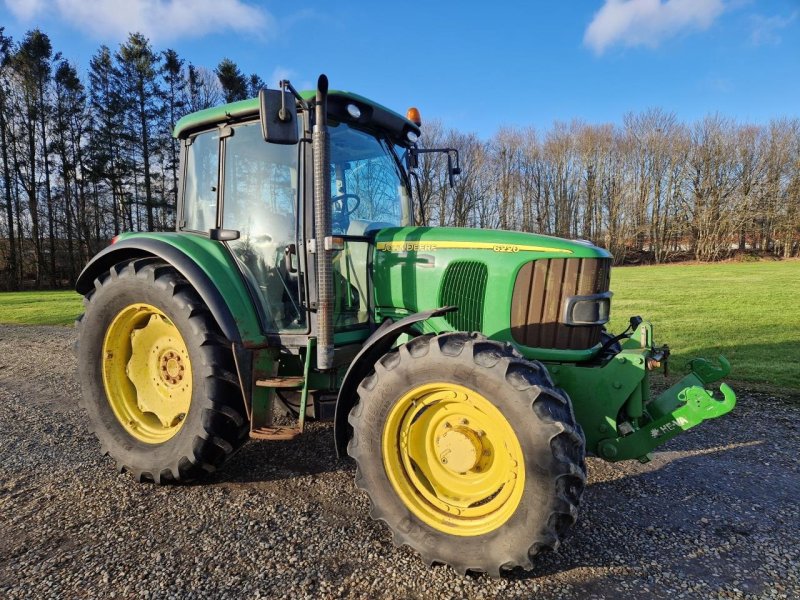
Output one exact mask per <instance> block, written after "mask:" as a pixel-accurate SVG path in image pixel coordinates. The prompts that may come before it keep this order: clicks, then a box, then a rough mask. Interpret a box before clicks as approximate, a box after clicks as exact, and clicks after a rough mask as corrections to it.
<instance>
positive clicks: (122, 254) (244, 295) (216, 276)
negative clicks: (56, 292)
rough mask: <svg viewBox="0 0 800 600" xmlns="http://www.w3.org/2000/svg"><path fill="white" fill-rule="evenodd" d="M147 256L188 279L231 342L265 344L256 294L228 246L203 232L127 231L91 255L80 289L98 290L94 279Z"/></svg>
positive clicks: (82, 274) (77, 285)
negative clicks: (141, 232) (169, 266)
mask: <svg viewBox="0 0 800 600" xmlns="http://www.w3.org/2000/svg"><path fill="white" fill-rule="evenodd" d="M148 256H154V257H158V258H160V259H162V260H163V261H164V262H166V263H168V264H170V265H171V266H172V267H174V268H175V269H176V270H177V271H178V272H179V273H180V274H181V275H182V276H183V277H185V278H186V280H187V281H188V282H189V283H190V284H191V285H192V287H193V288H194V289H195V290H196V291H197V293H198V294H199V295H200V297H201V298H202V300H203V302H205V304H206V305H207V306H208V309H209V310H210V311H211V314H212V315H213V316H214V319H215V320H216V322H217V324H218V325H219V327H220V329H221V330H222V333H223V335H224V336H225V337H226V338H227V339H228V340H230V341H231V342H235V343H237V344H244V345H245V346H250V345H260V344H263V343H264V342H265V339H264V336H263V333H262V331H261V325H260V322H259V319H258V315H257V313H256V311H255V308H254V306H253V301H252V298H251V297H250V294H249V292H248V290H247V286H246V284H245V283H244V281H243V280H242V278H241V277H240V275H239V270H238V268H237V267H236V264H235V263H234V262H233V259H232V258H231V256H230V254H229V253H228V250H227V248H225V246H224V245H223V244H221V243H220V242H216V241H213V240H209V239H207V238H204V237H201V236H197V235H191V234H177V233H160V234H155V233H153V234H150V233H147V234H132V235H127V236H126V237H124V238H123V239H121V240H120V241H118V242H117V243H115V244H113V245H111V246H109V247H107V248H105V249H104V250H102V251H100V252H99V253H97V254H96V255H95V256H94V258H92V260H91V261H90V262H89V264H88V265H86V267H85V268H84V269H83V271H82V272H81V274H80V276H79V277H78V280H77V282H76V284H75V289H76V290H77V292H78V293H79V294H82V295H86V294H87V293H89V292H90V291H91V290H92V289H93V288H94V280H95V279H96V278H97V277H99V276H100V275H101V274H102V273H104V272H106V271H108V270H109V269H110V268H111V267H112V266H113V265H115V264H117V263H119V262H121V261H124V260H128V259H132V258H143V257H148Z"/></svg>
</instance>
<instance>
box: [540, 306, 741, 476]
mask: <svg viewBox="0 0 800 600" xmlns="http://www.w3.org/2000/svg"><path fill="white" fill-rule="evenodd" d="M631 323H632V325H633V326H634V331H633V333H632V334H631V335H630V336H628V337H626V338H624V339H623V340H622V341H621V343H620V344H619V352H617V353H616V354H615V355H614V356H613V357H612V358H611V359H610V360H607V362H605V363H604V364H602V365H601V366H599V367H598V366H597V365H596V364H595V365H593V366H592V365H586V364H567V363H558V364H556V363H553V364H548V365H547V367H548V370H549V371H550V374H551V375H552V377H553V381H554V382H555V384H556V385H559V386H561V387H563V388H564V389H565V390H566V391H567V393H568V394H569V395H570V398H571V399H572V403H573V407H574V410H575V415H576V417H577V420H578V422H579V423H580V424H581V426H582V427H583V430H584V433H585V434H586V450H587V452H590V453H594V454H596V455H597V456H599V457H601V458H603V459H605V460H608V461H613V462H615V461H620V460H628V459H632V458H636V459H639V460H640V461H642V462H647V461H648V460H650V456H649V453H650V452H651V451H652V450H654V449H655V448H657V447H658V446H661V445H662V444H664V443H666V442H667V441H669V440H671V439H672V438H674V437H675V436H677V435H679V434H680V433H683V432H684V431H688V430H689V429H691V428H692V427H695V426H696V425H699V424H700V423H702V422H703V421H705V420H708V419H714V418H716V417H720V416H722V415H724V414H726V413H728V412H730V411H731V410H732V409H733V407H734V406H735V405H736V394H734V392H733V390H732V389H731V388H730V387H729V386H728V385H727V384H725V383H723V384H722V385H721V386H720V388H719V392H720V393H721V395H722V398H721V399H717V398H716V397H715V396H714V392H712V391H709V390H707V389H706V386H708V385H709V384H711V383H713V382H714V381H717V380H720V379H722V378H723V377H725V376H726V375H728V374H729V373H730V364H729V363H728V361H727V360H726V359H725V358H724V357H723V356H720V357H719V362H720V365H721V366H720V367H716V366H714V365H713V364H712V363H711V362H709V361H707V360H705V359H702V358H696V359H693V360H691V361H690V362H689V364H688V368H689V373H688V374H687V375H686V376H685V377H683V378H682V379H681V380H680V381H678V382H677V383H676V384H675V385H673V386H672V387H670V388H669V389H668V390H666V391H665V392H663V393H662V394H660V395H659V396H657V397H655V398H652V397H651V396H650V389H649V381H648V379H649V373H650V371H651V370H653V369H657V368H660V367H662V366H663V367H664V368H666V361H667V358H668V356H669V349H668V348H667V347H666V346H663V347H658V346H656V345H655V344H654V342H653V327H652V325H651V324H650V323H647V322H644V321H641V319H638V318H634V319H632V320H631Z"/></svg>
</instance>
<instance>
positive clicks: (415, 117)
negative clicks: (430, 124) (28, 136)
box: [406, 106, 422, 127]
mask: <svg viewBox="0 0 800 600" xmlns="http://www.w3.org/2000/svg"><path fill="white" fill-rule="evenodd" d="M406 119H408V120H409V121H411V122H412V123H413V124H414V125H416V126H417V127H420V126H421V125H422V117H420V116H419V109H418V108H417V107H416V106H412V107H411V108H409V109H408V110H407V111H406Z"/></svg>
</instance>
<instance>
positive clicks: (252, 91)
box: [247, 73, 267, 98]
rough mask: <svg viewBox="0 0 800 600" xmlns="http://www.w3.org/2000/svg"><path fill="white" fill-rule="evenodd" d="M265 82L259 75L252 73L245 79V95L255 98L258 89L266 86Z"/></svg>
mask: <svg viewBox="0 0 800 600" xmlns="http://www.w3.org/2000/svg"><path fill="white" fill-rule="evenodd" d="M266 87H267V84H266V83H265V82H264V80H263V79H261V77H259V76H258V75H256V74H255V73H253V74H252V75H250V77H249V78H248V80H247V95H248V96H249V97H250V98H255V97H256V96H258V92H259V90H261V89H263V88H266Z"/></svg>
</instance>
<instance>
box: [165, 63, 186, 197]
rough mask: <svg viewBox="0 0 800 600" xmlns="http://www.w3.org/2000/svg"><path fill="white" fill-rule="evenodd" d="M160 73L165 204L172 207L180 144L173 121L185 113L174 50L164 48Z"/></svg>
mask: <svg viewBox="0 0 800 600" xmlns="http://www.w3.org/2000/svg"><path fill="white" fill-rule="evenodd" d="M163 56H164V64H163V66H162V69H161V74H162V77H163V79H164V111H163V122H162V125H161V127H160V130H161V131H160V133H161V139H162V141H163V144H164V146H165V147H166V149H165V153H164V154H165V157H166V161H165V165H164V166H165V168H166V170H167V172H168V173H169V175H170V188H169V190H168V198H169V199H168V201H167V204H168V205H169V206H170V207H171V208H174V207H175V206H177V202H178V162H179V160H178V159H179V155H180V146H179V145H178V140H176V139H175V138H173V137H172V130H173V129H174V128H175V123H177V122H178V119H180V118H181V117H182V116H183V115H184V114H186V78H185V77H184V74H183V62H184V61H183V59H181V58H180V57H179V56H178V53H177V52H175V50H165V51H164V53H163Z"/></svg>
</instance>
